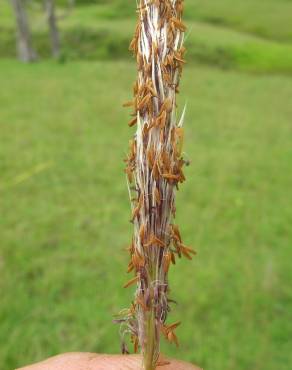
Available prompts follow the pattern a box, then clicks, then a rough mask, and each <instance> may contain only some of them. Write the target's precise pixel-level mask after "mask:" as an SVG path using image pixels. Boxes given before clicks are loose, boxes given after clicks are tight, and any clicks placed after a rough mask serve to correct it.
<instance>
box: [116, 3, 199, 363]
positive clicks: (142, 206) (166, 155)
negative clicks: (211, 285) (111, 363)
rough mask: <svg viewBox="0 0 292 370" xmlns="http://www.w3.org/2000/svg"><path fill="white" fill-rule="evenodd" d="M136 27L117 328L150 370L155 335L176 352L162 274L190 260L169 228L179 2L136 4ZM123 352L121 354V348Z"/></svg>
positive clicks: (180, 57) (179, 159) (180, 161)
mask: <svg viewBox="0 0 292 370" xmlns="http://www.w3.org/2000/svg"><path fill="white" fill-rule="evenodd" d="M138 14H139V15H138V23H137V27H136V31H135V35H134V38H133V40H132V42H131V44H130V50H132V51H133V53H134V55H135V56H136V59H137V66H138V78H137V81H136V83H135V84H134V99H133V100H132V101H130V102H128V103H125V106H126V107H128V106H130V107H133V109H134V111H133V114H132V116H133V118H132V119H131V121H130V122H129V126H130V127H132V126H134V125H136V126H137V130H136V134H135V135H134V138H133V139H132V140H131V141H130V151H129V154H128V156H127V158H126V163H127V165H126V173H127V179H128V186H129V193H130V198H131V204H132V219H131V222H132V223H133V225H134V235H133V238H132V242H131V245H130V247H129V253H130V262H129V265H128V272H129V273H130V272H132V271H133V272H134V277H133V278H131V279H130V280H129V281H128V282H127V283H126V284H125V288H127V287H129V286H131V285H134V284H137V290H136V294H135V299H134V302H133V303H132V305H131V307H130V309H129V310H126V311H123V312H122V313H121V315H120V318H119V319H118V322H119V323H121V324H122V325H123V328H124V331H122V335H123V336H124V334H126V333H130V336H131V340H132V342H133V343H134V350H135V352H137V351H138V348H139V347H140V348H141V350H142V353H143V355H144V367H145V369H153V368H155V366H156V364H157V362H158V358H159V345H160V336H161V334H162V335H163V336H164V337H165V338H166V339H167V340H168V341H169V342H171V343H175V344H176V345H178V339H177V336H176V333H175V329H176V328H177V327H178V326H179V324H180V322H175V323H173V324H166V320H167V316H168V312H169V311H170V304H171V302H172V301H171V300H170V298H169V287H168V271H169V268H170V265H171V263H172V264H175V263H176V258H177V257H179V258H180V257H186V258H187V259H192V254H195V252H194V251H193V250H192V249H191V248H189V247H187V246H185V245H184V244H183V241H182V238H181V234H180V231H179V227H178V226H177V225H176V224H174V222H173V220H174V218H175V213H176V207H175V192H176V190H177V189H178V187H179V184H180V183H183V182H184V181H185V176H184V173H183V167H184V165H185V164H186V161H185V160H184V158H183V156H182V145H183V137H184V131H183V128H182V124H183V118H184V114H182V116H181V118H178V117H177V112H176V106H177V104H176V95H177V93H178V92H179V90H178V89H179V82H180V77H181V74H182V68H183V65H184V64H185V60H184V54H185V51H186V50H185V48H184V46H183V40H184V32H185V30H186V27H185V25H184V24H183V23H182V14H183V1H181V0H177V1H169V0H164V1H150V2H145V1H144V0H142V1H141V2H140V6H139V8H138ZM122 350H123V352H126V353H127V352H128V349H127V347H126V343H125V342H124V338H123V344H122Z"/></svg>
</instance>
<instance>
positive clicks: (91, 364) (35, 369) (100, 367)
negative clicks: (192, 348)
mask: <svg viewBox="0 0 292 370" xmlns="http://www.w3.org/2000/svg"><path fill="white" fill-rule="evenodd" d="M162 360H163V361H166V360H165V359H164V358H163V359H162ZM167 361H168V362H169V363H170V364H168V365H163V366H159V367H158V369H161V370H202V369H200V368H198V367H196V366H194V365H192V364H190V363H187V362H183V361H178V360H170V359H167ZM141 369H142V362H141V357H140V356H138V355H131V356H127V355H124V356H122V355H100V354H96V353H65V354H62V355H59V356H55V357H51V358H49V359H47V360H45V361H42V362H39V363H37V364H35V365H29V366H26V367H22V368H21V369H18V370H141Z"/></svg>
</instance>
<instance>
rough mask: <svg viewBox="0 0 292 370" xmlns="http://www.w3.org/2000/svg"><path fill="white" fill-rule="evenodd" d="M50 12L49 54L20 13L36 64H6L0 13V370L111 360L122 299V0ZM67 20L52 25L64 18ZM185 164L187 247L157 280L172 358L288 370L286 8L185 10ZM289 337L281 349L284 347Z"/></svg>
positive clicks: (290, 12) (6, 39) (129, 28)
mask: <svg viewBox="0 0 292 370" xmlns="http://www.w3.org/2000/svg"><path fill="white" fill-rule="evenodd" d="M66 6H67V5H66V1H65V0H64V1H57V14H58V15H60V20H59V22H58V26H59V30H60V35H61V44H62V51H61V56H60V57H59V59H58V60H57V61H55V60H53V59H52V58H51V57H50V44H49V38H48V31H47V25H46V21H45V19H44V15H43V12H42V9H41V5H40V3H39V2H37V1H36V2H33V1H30V2H29V3H28V9H27V10H28V15H29V19H30V25H31V28H32V34H33V43H34V47H35V49H37V52H38V54H39V61H38V62H37V63H34V64H22V63H20V62H19V61H17V58H16V50H15V22H14V16H13V14H12V11H11V7H10V4H9V3H8V2H7V1H3V0H2V1H1V2H0V171H1V177H0V235H1V239H0V240H1V243H0V276H1V278H0V292H1V296H0V368H1V369H3V370H8V369H13V368H16V367H18V366H21V365H24V364H27V363H31V362H34V361H37V360H41V359H43V358H45V357H47V356H51V355H54V354H57V353H61V352H67V351H93V352H109V353H115V352H118V351H119V335H118V327H116V326H114V325H113V324H112V316H113V314H115V313H117V312H118V311H119V310H120V309H122V308H124V307H127V306H128V305H129V303H130V301H131V299H132V297H133V289H132V290H131V289H130V290H123V288H122V285H123V283H124V282H125V281H126V280H127V279H128V277H127V275H126V273H125V270H126V265H127V254H126V252H125V251H124V248H125V247H126V246H127V244H128V243H129V240H130V238H131V224H130V223H129V218H130V206H129V201H128V195H127V190H126V183H125V177H124V174H123V167H124V164H123V161H122V160H123V158H124V156H125V153H126V151H127V146H128V140H129V138H130V137H131V135H132V134H133V130H132V129H129V128H128V126H127V122H128V113H129V112H128V111H127V110H124V109H123V108H121V105H122V103H123V102H124V101H127V100H129V99H130V98H131V93H132V92H131V86H132V82H133V81H134V79H135V73H136V72H135V63H134V60H133V58H132V57H131V55H130V53H129V52H128V43H129V41H130V38H131V35H132V33H133V30H134V24H135V1H134V0H133V1H124V0H123V1H122V0H115V1H114V0H111V1H110V0H107V1H103V2H102V1H96V2H94V1H79V2H78V1H77V2H76V5H75V6H74V8H73V9H72V10H71V11H70V13H68V14H67V11H66ZM64 14H66V15H65V16H62V15H64ZM186 22H187V25H188V27H189V33H188V35H187V39H186V45H187V47H188V55H187V59H188V65H187V67H186V68H185V73H184V78H183V81H182V86H181V91H182V94H181V96H180V107H182V106H183V104H184V102H185V101H187V104H188V109H187V117H186V123H185V127H186V132H187V137H186V143H185V151H186V156H187V157H188V158H189V159H190V160H191V163H192V165H191V166H190V167H189V168H188V169H187V171H186V175H187V180H188V181H187V182H186V184H184V186H182V188H181V191H180V192H179V193H178V197H177V208H178V213H177V214H178V217H177V222H178V223H179V224H180V225H181V229H182V232H183V235H184V240H185V242H186V244H188V245H191V246H193V247H194V248H195V249H196V250H197V251H198V256H197V257H196V258H195V260H194V261H193V262H190V263H189V262H185V261H181V262H179V263H178V265H177V267H176V268H175V269H174V270H173V271H172V272H171V276H170V282H171V288H172V297H173V298H174V299H176V300H177V301H178V302H179V304H178V305H177V306H176V307H175V309H174V310H173V312H172V313H171V315H170V320H171V321H173V320H177V319H181V320H182V326H181V327H180V328H179V329H178V335H179V338H180V343H181V347H180V348H179V349H176V348H175V347H172V346H169V345H168V344H163V346H162V348H163V351H164V353H166V354H168V355H171V356H177V357H179V358H182V359H184V360H188V361H193V362H194V363H197V364H199V365H200V366H202V367H203V368H204V369H210V370H223V369H224V370H275V369H277V370H291V368H292V351H291V338H292V315H291V312H292V291H291V278H292V269H291V259H292V252H291V242H292V228H291V225H292V207H291V205H292V193H291V189H292V170H291V167H292V164H291V163H292V100H291V98H292V27H291V25H292V1H288V0H244V1H243V0H241V1H240V0H232V1H231V0H217V1H215V0H213V1H211V0H188V1H186ZM289 340H290V343H289Z"/></svg>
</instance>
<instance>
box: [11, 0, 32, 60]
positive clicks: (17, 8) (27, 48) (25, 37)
mask: <svg viewBox="0 0 292 370" xmlns="http://www.w3.org/2000/svg"><path fill="white" fill-rule="evenodd" d="M11 3H12V7H13V10H14V14H15V18H16V25H17V52H18V57H19V59H20V60H21V61H23V62H25V63H28V62H32V61H34V60H35V59H36V58H37V56H36V53H35V51H34V50H33V47H32V41H31V34H30V29H29V24H28V19H27V15H26V11H25V4H24V0H11Z"/></svg>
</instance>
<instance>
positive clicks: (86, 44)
mask: <svg viewBox="0 0 292 370" xmlns="http://www.w3.org/2000/svg"><path fill="white" fill-rule="evenodd" d="M220 3H221V2H220ZM268 3H269V4H272V2H271V1H270V2H268ZM248 4H249V2H248ZM273 4H274V3H273ZM287 4H288V3H287ZM289 4H290V3H289ZM199 5H200V4H197V5H194V4H193V5H192V6H193V7H195V8H196V9H197V6H198V9H199V8H200V7H199ZM201 5H202V4H201ZM213 5H214V4H213ZM117 6H118V3H110V4H101V5H91V6H82V7H77V8H76V9H75V10H74V11H73V12H72V13H71V14H70V16H68V17H66V18H65V19H63V20H62V21H61V22H60V30H61V35H62V45H63V46H62V50H63V57H62V60H72V59H75V60H76V59H87V60H96V59H111V58H115V59H116V58H129V53H128V44H129V42H130V40H131V37H132V34H133V29H134V19H130V20H129V19H109V18H111V17H110V15H109V13H108V12H112V11H114V9H116V7H117ZM245 6H246V5H245ZM274 6H275V5H274ZM189 7H191V5H189ZM214 8H215V9H216V6H215V5H214ZM230 8H232V9H233V11H235V10H234V9H237V10H238V7H230ZM2 9H3V12H2V13H1V12H0V22H1V26H0V27H1V33H0V44H1V45H2V47H1V48H0V57H6V58H7V57H15V31H14V24H13V18H12V15H11V12H10V10H9V8H8V4H6V6H5V5H3V4H2ZM198 9H197V10H198ZM207 9H209V8H207ZM212 9H213V8H212ZM239 9H241V7H239ZM279 9H282V8H281V7H280V5H279ZM63 12H64V10H60V14H62V13H63ZM116 12H117V11H116ZM117 13H118V12H117ZM196 14H197V18H198V19H200V17H199V15H200V14H201V13H200V12H199V10H198V12H196ZM204 14H205V13H204ZM218 14H219V13H218ZM232 14H233V13H232ZM273 14H274V13H273ZM287 14H290V13H288V12H287ZM30 16H31V24H32V26H33V34H34V44H35V47H36V49H37V50H38V52H39V55H40V58H48V57H50V53H51V52H50V45H49V38H48V35H47V26H46V22H45V19H44V16H43V14H42V12H40V7H39V6H36V5H35V6H34V7H32V9H31V14H30ZM210 17H211V10H210ZM230 17H231V16H230ZM106 18H108V19H106ZM193 18H196V17H193ZM201 18H202V19H204V17H203V16H202V17H201ZM233 19H234V20H236V16H235V15H234V18H233ZM2 20H3V22H2ZM9 22H10V23H9ZM213 23H216V22H213ZM217 23H219V24H208V23H204V22H198V21H197V22H194V21H189V23H188V25H189V29H190V34H189V36H188V40H187V46H188V53H189V54H188V55H189V57H188V61H189V63H192V62H200V63H204V64H210V65H214V66H219V67H224V68H233V69H240V70H245V71H254V72H264V73H267V72H272V73H291V72H292V45H290V44H285V43H279V42H276V41H271V40H264V39H262V38H259V37H256V36H251V35H248V34H245V33H240V32H238V31H234V30H232V29H230V28H226V27H225V26H223V25H222V24H221V23H224V22H217ZM283 23H284V24H286V23H285V20H283ZM258 24H260V21H259V23H258ZM271 24H272V22H271V23H270V25H271ZM289 24H290V23H289ZM271 29H273V28H272V27H271Z"/></svg>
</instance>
